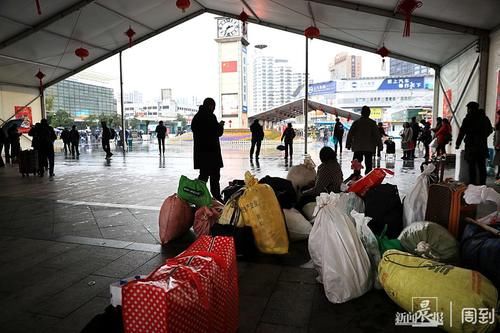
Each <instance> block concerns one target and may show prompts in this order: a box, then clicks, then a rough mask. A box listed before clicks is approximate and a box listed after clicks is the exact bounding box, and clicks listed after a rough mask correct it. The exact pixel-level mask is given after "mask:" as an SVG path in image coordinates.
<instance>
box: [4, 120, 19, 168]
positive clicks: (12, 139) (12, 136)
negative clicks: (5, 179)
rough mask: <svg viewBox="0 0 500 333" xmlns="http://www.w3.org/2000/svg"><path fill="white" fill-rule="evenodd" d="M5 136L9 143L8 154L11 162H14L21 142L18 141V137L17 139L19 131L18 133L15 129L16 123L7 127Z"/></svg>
mask: <svg viewBox="0 0 500 333" xmlns="http://www.w3.org/2000/svg"><path fill="white" fill-rule="evenodd" d="M7 136H8V139H9V143H10V153H9V156H10V159H11V162H12V163H16V162H17V157H18V155H19V153H20V151H21V143H20V139H19V138H20V137H21V133H19V131H18V130H17V124H12V125H11V126H10V127H9V129H8V131H7ZM5 154H6V155H7V152H5Z"/></svg>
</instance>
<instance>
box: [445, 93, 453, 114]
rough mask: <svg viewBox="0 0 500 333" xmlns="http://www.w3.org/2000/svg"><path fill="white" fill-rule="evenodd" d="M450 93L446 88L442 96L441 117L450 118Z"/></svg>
mask: <svg viewBox="0 0 500 333" xmlns="http://www.w3.org/2000/svg"><path fill="white" fill-rule="evenodd" d="M452 97H453V95H452V93H451V89H448V90H446V94H445V96H443V118H448V119H450V118H451V116H452V113H451V107H450V105H451V101H452Z"/></svg>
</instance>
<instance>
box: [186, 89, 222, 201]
mask: <svg viewBox="0 0 500 333" xmlns="http://www.w3.org/2000/svg"><path fill="white" fill-rule="evenodd" d="M214 110H215V101H214V100H213V99H212V98H205V100H204V101H203V105H200V108H199V110H198V112H197V113H196V115H195V116H194V117H193V120H192V121H191V130H192V131H193V144H194V147H193V160H194V168H195V169H199V170H200V175H199V176H198V179H199V180H202V181H204V182H207V181H208V179H209V178H210V192H212V197H214V198H215V199H217V200H219V201H221V200H222V198H221V194H220V184H219V180H220V169H221V168H222V167H223V166H224V163H223V162H222V153H221V148H220V142H219V137H221V136H222V134H223V133H224V121H220V122H218V121H217V117H216V116H215V115H214Z"/></svg>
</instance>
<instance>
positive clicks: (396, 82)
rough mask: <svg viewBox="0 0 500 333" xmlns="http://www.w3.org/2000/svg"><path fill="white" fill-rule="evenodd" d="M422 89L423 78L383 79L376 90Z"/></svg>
mask: <svg viewBox="0 0 500 333" xmlns="http://www.w3.org/2000/svg"><path fill="white" fill-rule="evenodd" d="M399 89H424V77H423V76H420V77H399V78H398V77H391V78H387V79H384V81H383V82H382V84H381V85H380V86H379V87H378V90H399Z"/></svg>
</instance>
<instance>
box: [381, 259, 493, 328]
mask: <svg viewBox="0 0 500 333" xmlns="http://www.w3.org/2000/svg"><path fill="white" fill-rule="evenodd" d="M378 274H379V279H380V282H381V283H382V286H383V287H384V290H385V291H386V293H387V295H388V296H389V297H390V298H391V299H392V300H393V301H394V302H396V303H397V304H398V305H399V306H401V307H402V308H403V309H405V310H406V311H409V312H413V313H415V312H416V311H418V310H420V309H422V306H421V304H422V302H423V301H426V302H425V303H424V304H426V303H429V304H428V306H427V307H430V308H431V310H430V313H429V314H431V315H432V313H433V312H438V313H442V314H443V326H440V328H442V329H444V330H446V331H447V332H466V333H469V332H470V333H472V332H483V333H485V332H491V331H493V329H494V327H495V323H493V324H490V323H479V322H474V323H472V322H467V321H464V320H463V319H462V318H463V317H462V309H467V308H472V309H475V310H477V309H481V308H486V309H488V311H490V312H491V311H492V309H495V308H496V306H497V299H498V295H497V290H496V288H495V287H494V286H493V284H492V283H491V282H490V281H489V280H488V279H487V278H485V277H484V276H483V275H481V274H480V273H479V272H475V271H471V270H468V269H463V268H459V267H455V266H451V265H446V264H442V263H438V262H436V261H432V260H429V259H424V258H420V257H415V256H413V255H411V254H408V253H404V252H401V251H395V250H391V251H387V252H386V253H385V254H384V256H383V257H382V260H381V261H380V265H379V269H378ZM450 303H451V306H450ZM422 310H423V309H422ZM410 318H411V317H410ZM493 319H494V318H493Z"/></svg>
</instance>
